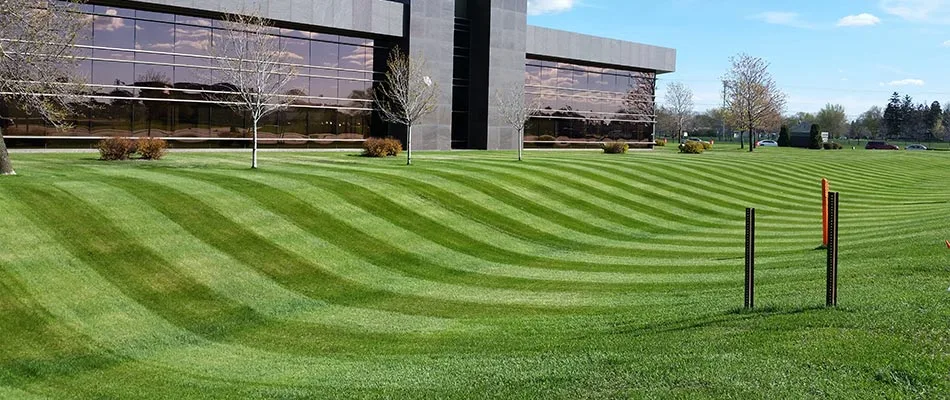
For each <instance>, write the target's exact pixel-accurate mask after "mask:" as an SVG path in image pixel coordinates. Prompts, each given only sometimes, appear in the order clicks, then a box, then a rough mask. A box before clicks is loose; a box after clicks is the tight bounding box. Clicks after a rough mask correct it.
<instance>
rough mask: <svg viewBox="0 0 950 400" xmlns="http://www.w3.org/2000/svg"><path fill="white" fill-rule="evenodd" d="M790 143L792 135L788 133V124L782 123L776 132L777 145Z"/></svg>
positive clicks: (783, 145)
mask: <svg viewBox="0 0 950 400" xmlns="http://www.w3.org/2000/svg"><path fill="white" fill-rule="evenodd" d="M791 143H792V136H791V135H790V134H789V133H788V125H782V129H781V130H779V132H778V146H779V147H788V146H790V145H791Z"/></svg>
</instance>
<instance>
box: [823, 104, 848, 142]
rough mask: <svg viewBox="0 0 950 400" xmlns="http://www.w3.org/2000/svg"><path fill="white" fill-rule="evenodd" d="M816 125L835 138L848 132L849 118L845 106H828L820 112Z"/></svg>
mask: <svg viewBox="0 0 950 400" xmlns="http://www.w3.org/2000/svg"><path fill="white" fill-rule="evenodd" d="M815 123H817V124H818V125H819V126H821V127H822V128H823V129H824V130H825V131H826V132H828V133H829V134H830V135H831V137H833V138H835V137H840V136H842V135H844V134H845V133H847V132H848V116H847V115H846V114H845V111H844V106H842V105H840V104H826V105H825V107H824V108H822V109H821V111H818V115H817V116H816V117H815Z"/></svg>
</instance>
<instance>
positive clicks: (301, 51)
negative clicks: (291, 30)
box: [280, 38, 310, 65]
mask: <svg viewBox="0 0 950 400" xmlns="http://www.w3.org/2000/svg"><path fill="white" fill-rule="evenodd" d="M280 42H281V43H280V44H281V46H283V47H284V51H285V54H284V57H285V58H284V61H285V62H288V63H292V64H299V65H309V64H310V41H308V40H304V39H291V38H281V39H280Z"/></svg>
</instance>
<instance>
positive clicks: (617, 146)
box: [603, 142, 630, 154]
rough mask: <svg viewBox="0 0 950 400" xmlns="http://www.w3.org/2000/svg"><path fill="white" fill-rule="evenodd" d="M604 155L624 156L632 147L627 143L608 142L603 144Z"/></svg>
mask: <svg viewBox="0 0 950 400" xmlns="http://www.w3.org/2000/svg"><path fill="white" fill-rule="evenodd" d="M603 148H604V153H608V154H624V153H626V152H627V150H630V145H628V144H627V143H626V142H606V143H604V144H603Z"/></svg>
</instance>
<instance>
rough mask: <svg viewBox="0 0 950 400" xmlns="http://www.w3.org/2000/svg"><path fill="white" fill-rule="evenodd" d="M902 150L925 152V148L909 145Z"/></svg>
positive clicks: (920, 145) (918, 145)
mask: <svg viewBox="0 0 950 400" xmlns="http://www.w3.org/2000/svg"><path fill="white" fill-rule="evenodd" d="M904 149H906V150H927V146H924V145H922V144H909V145H907V147H905V148H904Z"/></svg>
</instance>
